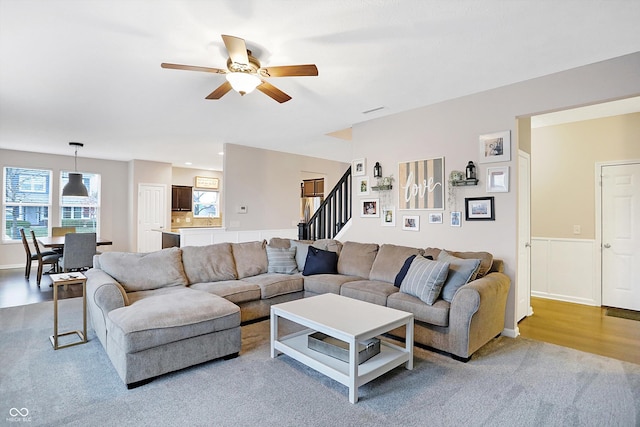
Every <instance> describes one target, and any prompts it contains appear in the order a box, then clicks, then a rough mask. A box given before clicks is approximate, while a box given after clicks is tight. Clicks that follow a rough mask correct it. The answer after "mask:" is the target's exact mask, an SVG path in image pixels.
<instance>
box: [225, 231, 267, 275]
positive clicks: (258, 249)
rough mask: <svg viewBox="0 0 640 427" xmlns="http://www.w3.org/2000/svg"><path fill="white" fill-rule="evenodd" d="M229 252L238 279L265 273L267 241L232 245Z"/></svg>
mask: <svg viewBox="0 0 640 427" xmlns="http://www.w3.org/2000/svg"><path fill="white" fill-rule="evenodd" d="M231 250H232V251H233V258H234V260H235V262H236V272H237V273H238V279H242V278H244V277H251V276H257V275H258V274H263V273H266V272H267V267H268V265H269V264H268V261H267V241H266V240H263V241H261V242H245V243H232V244H231Z"/></svg>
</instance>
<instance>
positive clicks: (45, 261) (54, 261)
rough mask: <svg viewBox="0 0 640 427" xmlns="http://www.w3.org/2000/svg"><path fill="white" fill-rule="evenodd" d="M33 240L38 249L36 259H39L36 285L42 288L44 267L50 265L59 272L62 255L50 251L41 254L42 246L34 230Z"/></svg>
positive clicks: (32, 233)
mask: <svg viewBox="0 0 640 427" xmlns="http://www.w3.org/2000/svg"><path fill="white" fill-rule="evenodd" d="M31 238H32V239H33V246H34V247H35V248H36V258H37V259H38V278H37V282H36V283H37V284H38V287H40V282H41V281H42V267H44V266H45V265H50V266H51V267H52V268H53V270H54V271H58V260H59V259H60V254H58V253H55V252H49V251H47V252H41V251H40V244H39V243H38V239H37V238H36V233H34V232H33V230H31ZM45 254H48V255H45Z"/></svg>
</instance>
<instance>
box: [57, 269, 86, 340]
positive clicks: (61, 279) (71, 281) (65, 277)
mask: <svg viewBox="0 0 640 427" xmlns="http://www.w3.org/2000/svg"><path fill="white" fill-rule="evenodd" d="M49 277H51V281H52V282H53V335H52V336H50V337H49V339H50V340H51V344H52V345H53V349H54V350H58V349H59V348H65V347H71V346H72V345H78V344H84V343H86V342H87V278H86V277H85V276H84V274H82V273H64V274H52V275H50V276H49ZM65 285H82V325H83V326H82V331H69V332H63V333H58V287H59V286H65ZM73 334H76V335H78V337H79V338H80V341H74V342H72V343H70V344H64V345H59V344H58V338H59V337H63V336H66V335H73Z"/></svg>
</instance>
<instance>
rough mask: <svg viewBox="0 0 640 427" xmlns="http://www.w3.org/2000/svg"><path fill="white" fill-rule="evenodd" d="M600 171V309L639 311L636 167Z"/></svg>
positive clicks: (639, 174)
mask: <svg viewBox="0 0 640 427" xmlns="http://www.w3.org/2000/svg"><path fill="white" fill-rule="evenodd" d="M601 170H602V175H601V177H602V187H601V188H602V197H601V204H602V207H601V209H602V217H601V221H602V305H605V306H609V307H618V308H626V309H629V310H639V311H640V163H630V164H623V165H605V166H602V169H601Z"/></svg>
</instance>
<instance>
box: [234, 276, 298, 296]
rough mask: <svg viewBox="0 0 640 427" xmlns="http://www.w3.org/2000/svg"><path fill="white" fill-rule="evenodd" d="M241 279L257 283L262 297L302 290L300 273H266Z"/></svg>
mask: <svg viewBox="0 0 640 427" xmlns="http://www.w3.org/2000/svg"><path fill="white" fill-rule="evenodd" d="M242 281H243V282H247V283H251V284H253V285H257V286H258V287H259V288H260V296H261V298H262V299H269V298H273V297H277V296H279V295H285V294H290V293H293V292H300V291H302V290H304V279H303V278H302V275H301V274H279V273H267V274H260V275H258V276H251V277H245V278H244V279H242Z"/></svg>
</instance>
